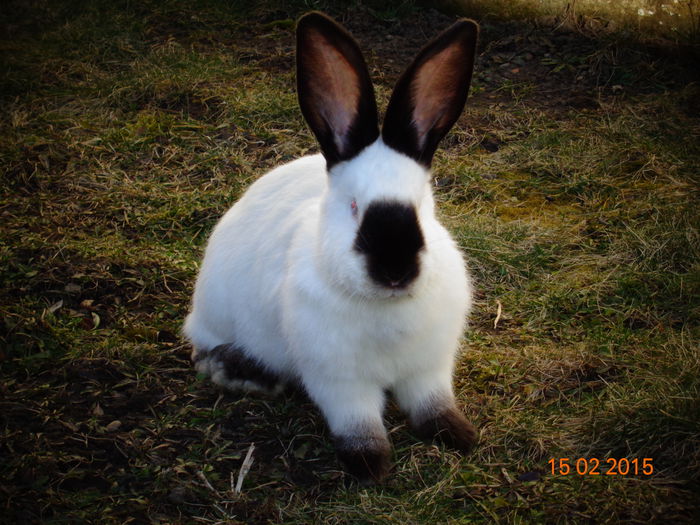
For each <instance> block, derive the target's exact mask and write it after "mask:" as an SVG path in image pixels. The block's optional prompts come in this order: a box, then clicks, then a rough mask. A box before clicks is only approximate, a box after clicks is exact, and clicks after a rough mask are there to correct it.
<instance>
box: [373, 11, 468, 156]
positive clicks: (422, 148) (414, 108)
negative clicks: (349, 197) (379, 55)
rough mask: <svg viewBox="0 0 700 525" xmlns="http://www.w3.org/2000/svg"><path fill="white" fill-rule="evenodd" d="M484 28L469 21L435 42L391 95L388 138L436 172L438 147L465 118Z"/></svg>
mask: <svg viewBox="0 0 700 525" xmlns="http://www.w3.org/2000/svg"><path fill="white" fill-rule="evenodd" d="M478 32H479V26H478V25H477V24H476V22H474V21H472V20H467V19H463V20H460V21H458V22H456V23H455V24H453V25H452V26H451V27H449V28H448V29H447V30H446V31H444V32H443V33H441V34H440V35H438V36H437V37H436V38H435V39H434V40H432V41H431V42H429V43H428V44H427V45H426V46H425V47H424V48H423V49H422V50H421V51H420V53H418V56H417V57H416V58H415V60H414V61H413V63H412V64H411V65H410V66H409V68H408V69H407V70H406V71H405V72H404V74H403V75H401V78H399V81H398V82H397V84H396V87H395V88H394V93H393V94H392V95H391V100H390V101H389V107H388V108H387V111H386V117H385V119H384V127H383V129H382V138H383V139H384V142H385V143H386V144H387V145H388V146H390V147H391V148H393V149H395V150H397V151H399V152H401V153H403V154H405V155H408V156H409V157H411V158H412V159H414V160H416V161H417V162H419V163H421V164H423V165H424V166H426V167H430V163H431V161H432V159H433V154H434V153H435V150H436V149H437V145H438V143H439V142H440V140H441V139H442V138H443V137H444V136H445V134H446V133H447V132H448V131H449V130H450V128H451V127H452V126H453V125H454V123H455V122H456V121H457V119H458V118H459V115H460V114H461V113H462V109H464V103H465V102H466V100H467V93H468V92H469V84H470V83H471V79H472V70H473V69H474V54H475V51H476V38H477V35H478Z"/></svg>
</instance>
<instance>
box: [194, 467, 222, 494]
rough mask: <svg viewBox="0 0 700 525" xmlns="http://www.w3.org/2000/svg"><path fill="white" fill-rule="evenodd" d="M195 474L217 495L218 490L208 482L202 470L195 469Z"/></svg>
mask: <svg viewBox="0 0 700 525" xmlns="http://www.w3.org/2000/svg"><path fill="white" fill-rule="evenodd" d="M197 476H198V477H199V479H201V480H202V481H203V482H204V484H205V485H206V487H207V488H208V489H209V490H211V491H212V492H213V493H214V494H217V495H218V494H219V492H218V491H217V490H216V489H215V488H214V487H213V486H212V484H211V483H209V480H208V479H207V477H206V476H205V475H204V472H203V471H201V470H199V471H197Z"/></svg>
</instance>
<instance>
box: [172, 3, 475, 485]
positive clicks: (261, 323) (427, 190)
mask: <svg viewBox="0 0 700 525" xmlns="http://www.w3.org/2000/svg"><path fill="white" fill-rule="evenodd" d="M297 35H298V49H299V51H298V82H299V87H298V89H299V98H300V104H301V107H302V112H303V113H304V116H305V118H306V120H307V122H309V125H310V127H311V129H312V131H313V132H314V134H315V135H316V137H317V139H318V140H319V143H320V145H321V149H322V152H323V155H312V156H308V157H303V158H301V159H298V160H296V161H293V162H290V163H289V164H286V165H284V166H280V167H278V168H276V169H274V170H272V171H271V172H269V173H268V174H266V175H265V176H263V177H261V178H260V179H259V180H258V181H256V182H255V183H254V184H253V185H252V186H251V187H250V188H249V189H248V191H246V192H245V194H244V195H243V196H242V197H241V199H240V200H239V201H238V202H237V203H236V204H235V205H234V206H233V207H232V208H231V209H230V210H229V211H228V212H227V213H226V214H225V215H224V216H223V217H222V219H221V220H220V221H219V223H218V224H217V226H216V227H215V229H214V232H213V233H212V235H211V238H210V240H209V243H208V245H207V249H206V253H205V256H204V260H203V263H202V267H201V269H200V273H199V277H198V279H197V284H196V287H195V293H194V298H193V302H192V311H191V313H190V315H189V316H188V318H187V320H186V323H185V327H184V333H185V335H186V336H187V337H188V339H189V340H190V341H191V342H192V344H193V346H194V352H193V360H194V362H195V366H196V367H197V369H198V370H199V371H200V372H203V373H205V374H207V375H209V376H210V377H211V378H212V380H213V381H214V382H216V383H218V384H220V385H222V386H224V387H227V388H231V389H235V388H244V389H273V388H275V387H276V386H278V385H279V384H281V383H284V382H289V381H294V382H297V383H299V384H301V385H302V386H303V388H304V389H305V390H306V392H307V393H308V394H309V396H310V397H311V399H313V401H314V402H315V403H316V404H317V405H318V406H319V408H320V409H321V411H322V412H323V415H324V417H325V418H326V420H327V422H328V425H329V427H330V430H331V433H332V434H333V436H334V438H335V440H336V448H337V450H338V454H339V455H340V457H341V459H342V460H343V461H344V462H345V464H346V466H347V467H348V469H349V470H350V471H351V472H353V473H354V474H356V475H357V476H358V477H360V478H361V479H375V480H378V479H381V478H382V477H383V476H384V475H385V474H386V472H387V469H388V457H389V450H390V448H389V442H388V439H387V435H386V429H385V428H384V425H383V421H382V411H383V407H384V402H385V392H386V391H391V392H392V393H393V395H394V397H395V399H396V401H397V403H398V405H399V406H400V407H401V408H402V409H403V410H404V411H405V412H406V413H407V414H408V416H409V418H410V421H411V423H412V425H413V426H414V428H415V429H416V430H417V431H418V432H419V434H421V435H422V436H424V437H429V438H432V437H437V438H438V439H440V440H441V441H443V442H445V443H446V444H449V445H451V446H454V447H456V448H458V449H461V450H468V449H469V448H470V447H471V446H472V445H473V443H474V442H475V440H476V438H475V430H474V428H473V427H472V426H471V424H470V423H468V422H467V421H466V420H465V419H464V416H462V415H461V413H460V412H459V411H458V410H457V409H456V406H455V401H454V395H453V393H452V385H451V381H452V372H453V368H454V361H455V353H456V351H457V349H458V346H459V338H460V336H461V334H462V331H463V329H464V324H465V319H466V315H467V312H468V310H469V307H470V301H471V299H470V298H471V285H470V281H469V277H468V274H467V272H466V269H465V265H464V262H463V259H462V256H461V253H460V251H459V250H458V248H457V246H456V244H455V243H454V241H453V240H452V238H451V237H450V235H449V233H448V232H447V230H446V229H445V228H444V227H443V226H442V225H441V224H440V223H439V222H438V220H437V219H436V217H435V209H434V208H435V203H434V200H433V196H432V193H431V187H430V180H431V179H430V176H429V171H428V168H429V166H430V161H431V159H432V155H433V152H434V150H435V148H436V147H437V143H438V142H439V140H440V139H441V138H442V136H443V135H444V134H445V133H447V131H448V130H449V128H450V127H451V126H452V125H453V124H454V121H455V120H456V119H457V117H458V116H459V113H460V112H461V110H462V107H463V105H464V101H465V100H466V90H467V89H468V86H469V80H470V77H471V66H472V63H473V54H474V45H475V40H476V25H475V24H474V23H473V22H470V21H461V22H458V23H456V24H455V25H454V26H453V27H452V28H450V29H449V30H448V31H446V32H445V33H443V34H442V35H441V36H439V37H438V38H437V39H435V40H434V41H433V42H432V43H431V44H430V45H429V46H427V47H426V48H425V49H424V50H423V51H422V52H421V53H420V54H419V56H418V57H417V58H416V60H415V61H414V64H413V65H412V66H411V67H410V68H409V70H408V71H407V72H406V74H405V75H404V77H402V79H401V80H399V83H398V85H397V88H396V89H395V91H394V95H393V96H392V101H391V102H390V103H389V108H388V109H387V117H386V119H385V123H384V128H383V132H382V135H381V137H380V136H379V130H378V123H377V114H376V103H375V101H374V94H373V90H372V86H371V82H370V80H369V73H368V72H367V68H366V65H365V64H364V60H363V59H362V55H361V53H360V51H359V48H357V44H356V43H355V42H354V40H352V38H351V37H350V36H349V35H348V34H347V33H346V32H344V30H343V29H342V28H340V27H339V26H338V25H337V24H335V22H333V21H332V20H330V19H328V18H326V17H325V16H323V15H320V14H318V13H313V14H310V15H307V16H305V17H304V18H302V19H301V20H300V22H299V29H298V32H297ZM465 61H466V63H465Z"/></svg>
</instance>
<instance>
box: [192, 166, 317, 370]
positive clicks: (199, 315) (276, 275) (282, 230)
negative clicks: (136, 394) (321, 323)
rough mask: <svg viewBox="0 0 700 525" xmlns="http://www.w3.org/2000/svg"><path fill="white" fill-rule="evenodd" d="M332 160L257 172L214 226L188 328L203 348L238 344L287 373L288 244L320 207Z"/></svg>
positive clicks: (195, 343)
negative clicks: (284, 298)
mask: <svg viewBox="0 0 700 525" xmlns="http://www.w3.org/2000/svg"><path fill="white" fill-rule="evenodd" d="M326 185H327V175H326V171H325V160H324V158H323V156H321V155H311V156H307V157H303V158H300V159H297V160H295V161H293V162H291V163H289V164H285V165H283V166H280V167H278V168H276V169H274V170H272V171H271V172H269V173H267V174H266V175H264V176H263V177H261V178H260V179H258V180H257V181H256V182H255V183H254V184H253V185H251V186H250V188H249V189H248V190H247V191H246V193H245V194H244V195H243V196H242V197H241V198H240V199H239V201H238V202H237V203H236V204H235V205H234V206H233V207H232V208H231V209H229V210H228V212H226V214H225V215H224V216H223V217H222V218H221V220H220V221H219V222H218V224H217V225H216V227H215V228H214V231H213V232H212V235H211V238H210V240H209V243H208V244H207V248H206V251H205V256H204V259H203V261H202V266H201V268H200V272H199V276H198V278H197V284H196V287H195V292H194V296H193V300H192V311H191V313H190V315H189V316H188V318H187V321H186V323H185V327H184V332H185V334H186V335H187V337H188V338H189V339H190V340H191V341H192V342H193V344H194V346H195V347H196V348H198V349H202V350H209V349H212V348H214V347H216V346H218V345H221V344H232V343H233V344H236V345H237V346H241V347H244V348H246V349H248V350H253V351H254V352H255V353H256V354H257V355H258V356H259V357H261V358H262V359H263V360H264V361H265V362H266V363H268V364H269V365H271V366H272V367H273V368H275V369H277V371H279V372H280V373H281V372H283V371H284V370H285V369H287V368H288V363H287V362H286V358H285V356H284V351H283V347H284V340H283V338H282V336H281V334H280V333H279V327H280V317H281V312H280V301H279V293H280V289H281V286H282V282H283V279H284V277H285V268H286V266H287V264H288V263H287V256H288V251H289V246H290V244H291V242H292V239H293V238H294V235H295V234H296V232H297V231H298V229H299V226H300V224H301V222H302V221H303V220H313V218H314V217H315V216H316V215H317V214H318V213H319V211H318V201H319V198H320V196H321V195H322V193H323V192H324V190H325V187H326Z"/></svg>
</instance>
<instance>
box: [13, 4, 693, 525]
mask: <svg viewBox="0 0 700 525" xmlns="http://www.w3.org/2000/svg"><path fill="white" fill-rule="evenodd" d="M494 5H496V4H494ZM498 5H500V4H498ZM14 8H15V9H12V10H7V11H6V12H4V13H3V14H2V17H3V23H4V24H5V27H6V33H5V36H4V38H3V39H2V42H0V49H1V50H2V55H3V58H2V65H3V72H4V73H5V75H3V78H2V80H0V92H1V93H2V95H0V96H1V97H2V100H3V109H2V112H1V113H0V167H1V170H0V180H1V181H2V182H1V184H0V216H1V217H2V221H1V222H0V233H1V235H0V283H2V286H1V287H0V297H1V298H2V300H1V301H0V313H1V319H0V373H2V377H3V381H2V384H0V451H2V456H3V461H2V462H0V477H1V478H2V479H3V486H2V488H0V491H1V492H2V494H3V507H2V515H3V516H4V517H5V519H6V520H10V521H11V522H16V523H39V522H41V523H66V522H93V521H97V520H99V521H101V522H105V523H127V522H130V521H131V522H139V523H141V522H144V523H214V522H223V521H226V522H231V523H278V522H284V523H349V522H350V523H395V522H397V521H402V522H405V523H455V524H456V523H471V522H478V523H492V522H505V523H540V522H582V521H592V522H608V521H610V522H619V521H625V522H648V521H652V522H653V521H661V520H665V521H673V522H690V521H691V519H692V517H693V516H694V514H695V513H696V512H697V503H696V501H697V498H698V490H699V489H698V482H699V480H698V477H697V476H698V474H697V473H698V472H699V467H700V452H699V451H700V424H699V422H700V414H699V413H698V406H700V399H699V394H698V393H699V391H700V380H699V379H698V378H700V347H699V346H698V340H700V327H699V325H698V319H700V264H699V263H698V261H700V238H699V236H698V225H700V212H699V211H698V210H700V202H699V201H700V198H699V197H698V192H697V187H698V184H700V180H698V179H699V176H698V174H699V173H700V146H699V143H698V140H697V137H698V135H699V133H700V122H699V120H698V116H697V111H696V109H697V95H698V87H697V83H694V82H693V71H689V70H688V68H687V65H686V64H684V62H683V61H682V60H680V59H679V60H675V59H674V57H664V58H663V60H662V59H661V58H660V57H659V55H657V54H655V53H654V52H653V51H652V50H649V49H646V48H641V47H639V46H635V47H634V48H629V47H626V46H625V45H624V44H621V43H619V42H617V43H615V42H611V41H610V40H607V39H604V40H599V41H597V40H591V39H590V37H584V36H582V35H580V34H578V33H571V32H566V31H563V32H561V31H555V30H553V29H551V27H540V28H538V27H536V26H530V25H527V24H524V23H521V22H518V23H517V24H514V23H513V22H506V21H497V20H496V19H493V18H492V19H490V21H489V22H488V23H486V24H484V25H483V30H482V36H481V38H482V40H481V44H480V45H481V48H480V49H481V51H480V54H479V57H478V63H477V72H476V77H475V86H474V89H473V90H472V97H471V98H470V101H469V102H468V107H467V109H466V111H465V115H464V116H463V117H462V119H461V120H460V121H459V123H458V125H457V126H456V128H455V130H454V131H453V132H452V133H451V134H450V136H449V137H448V138H447V139H446V140H445V142H444V148H443V149H442V150H441V151H440V152H439V154H438V156H437V158H436V161H435V166H434V175H435V185H436V194H437V198H438V201H439V206H440V214H441V216H442V218H443V220H444V222H445V223H446V224H447V225H448V226H449V228H450V229H451V231H452V232H453V233H454V236H455V238H456V240H457V242H458V243H459V244H460V246H461V247H462V248H463V250H464V253H465V257H466V259H467V261H468V264H469V267H470V268H471V271H472V275H473V278H474V284H475V290H476V295H475V306H474V311H473V313H472V315H471V318H470V329H469V330H468V331H467V333H466V334H465V341H464V345H463V353H462V355H461V357H460V361H459V363H458V368H457V372H456V375H455V388H456V392H457V394H458V397H459V400H460V403H461V404H462V405H463V406H464V410H465V412H466V413H467V415H468V416H469V417H470V418H471V419H472V420H474V421H475V423H476V424H477V426H478V427H479V429H480V432H481V445H480V447H479V448H478V449H477V450H476V451H475V452H474V454H472V455H471V456H469V457H460V456H459V455H457V454H455V453H452V452H451V451H448V450H444V449H441V448H439V447H436V446H432V445H426V444H423V443H420V442H418V441H417V440H416V439H415V438H414V437H413V436H412V434H411V433H410V432H409V430H408V428H407V426H406V421H405V419H404V418H403V416H401V414H399V413H398V410H397V409H396V408H395V407H394V406H393V405H391V404H390V406H389V407H388V410H387V423H388V425H387V426H388V428H389V430H390V436H391V440H392V442H393V445H394V457H393V460H394V469H393V472H392V474H391V476H390V478H389V480H388V481H387V483H386V484H385V485H383V486H379V487H358V486H357V485H356V484H354V483H353V482H352V481H351V480H349V479H347V478H346V476H345V475H344V474H343V473H342V470H341V468H340V465H339V464H338V463H337V461H336V459H335V457H334V452H333V449H332V446H331V441H330V439H329V436H328V435H327V431H326V429H325V427H324V424H323V421H322V418H321V417H320V415H319V414H318V412H317V411H316V409H315V408H314V407H313V405H311V404H310V403H309V402H308V400H306V399H305V398H304V397H303V396H301V395H299V394H295V393H290V394H288V395H283V396H280V397H277V398H265V397H255V396H238V395H233V394H227V393H222V392H220V391H219V390H217V389H216V388H214V387H213V386H212V385H211V384H210V383H208V382H207V381H204V380H200V379H198V378H197V377H196V374H195V372H194V371H193V370H192V369H191V366H190V364H189V360H188V354H189V351H190V349H189V348H188V347H187V346H186V345H184V344H183V342H182V341H181V340H180V337H179V330H180V326H181V323H182V320H183V319H184V316H185V315H186V312H187V309H188V303H189V300H190V295H191V291H192V286H193V283H194V279H195V276H196V272H197V267H198V264H199V261H200V258H201V254H202V249H203V246H204V243H205V242H206V238H207V235H208V234H209V232H210V231H211V228H212V227H213V225H214V223H215V222H216V220H217V219H218V218H219V217H220V216H221V214H222V213H223V212H224V211H225V210H226V209H227V208H228V207H229V206H230V205H231V204H232V203H233V202H234V201H235V200H236V198H238V197H239V196H240V194H241V193H242V192H243V191H244V190H245V188H246V187H248V186H249V185H250V183H251V182H252V181H254V180H255V179H256V178H257V177H259V176H261V175H262V174H263V173H265V172H266V171H267V170H269V169H270V168H272V167H274V166H276V165H278V164H280V163H281V162H285V161H288V160H291V159H293V158H296V157H298V156H301V155H304V154H306V153H309V152H314V151H316V146H315V144H314V142H313V140H312V137H311V134H310V133H309V131H308V130H307V129H306V128H305V126H304V124H303V122H302V119H301V116H300V113H299V111H298V108H297V102H296V95H295V93H294V76H293V68H294V56H293V45H294V39H293V32H292V30H293V21H294V20H295V19H296V17H297V16H298V15H299V14H300V13H301V12H303V11H305V10H307V9H309V8H321V9H325V10H328V11H330V12H331V13H332V14H334V15H335V16H337V17H338V18H339V19H342V20H344V21H346V22H347V23H348V25H349V26H351V29H352V30H353V32H355V33H356V34H358V36H359V37H360V39H361V41H362V42H361V43H362V48H363V49H364V50H366V52H367V56H368V62H369V63H370V67H371V69H372V71H373V76H374V78H375V82H376V84H377V93H378V94H379V96H380V99H381V100H380V106H384V105H385V104H386V97H387V96H388V94H389V92H390V89H391V86H392V84H393V82H394V81H395V79H396V77H397V75H398V73H399V71H400V69H401V68H402V67H404V66H405V64H406V63H407V61H408V60H409V58H410V56H412V55H413V54H414V53H415V51H416V50H417V49H418V48H419V47H420V45H422V44H423V43H424V41H425V35H429V34H432V33H434V32H435V31H436V28H439V27H443V26H446V25H448V23H449V21H450V17H448V16H446V15H444V14H440V13H438V12H436V11H433V10H431V9H429V8H427V7H423V6H421V5H418V4H417V3H414V2H404V3H398V4H396V5H392V6H387V5H380V4H379V3H377V2H367V3H357V2H333V3H331V2H327V3H323V2H322V3H313V5H311V4H310V3H308V2H293V3H282V2H270V3H255V4H254V5H252V6H251V5H250V4H249V3H247V2H233V3H231V2H217V1H206V0H201V1H195V2H189V3H184V2H179V1H175V0H172V1H170V0H169V1H166V2H145V3H140V4H134V3H129V2H125V3H108V2H101V1H95V2H88V3H87V4H85V3H77V2H68V1H66V2H59V3H58V4H54V3H50V2H41V1H40V2H34V3H31V4H26V5H25V4H24V3H15V5H14ZM545 55H548V56H545ZM504 64H505V66H504ZM499 311H500V314H499V313H498V312H499ZM251 443H254V446H255V450H254V453H253V457H254V463H253V467H252V469H251V470H250V472H249V473H248V475H247V476H246V478H245V480H244V483H243V490H242V492H241V493H239V494H236V493H234V491H233V490H232V488H231V487H232V482H233V484H234V486H235V482H236V478H237V475H238V472H239V469H240V467H241V463H242V461H243V458H245V455H246V453H247V451H248V449H249V447H250V446H251ZM563 457H568V458H580V457H584V458H592V457H596V458H600V459H601V460H604V459H606V458H618V459H619V458H622V457H625V458H629V459H633V458H643V457H649V458H652V459H653V464H654V468H655V472H654V474H653V475H652V476H643V475H637V476H632V475H628V476H606V475H602V476H599V477H594V476H579V475H568V476H564V475H558V474H552V473H551V470H550V466H549V463H548V461H549V459H551V458H563ZM0 521H2V520H0Z"/></svg>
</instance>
